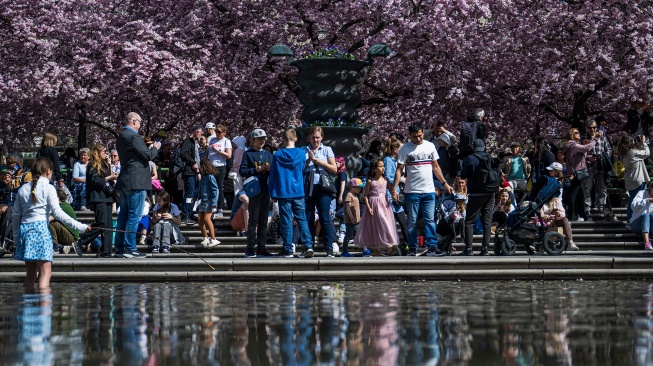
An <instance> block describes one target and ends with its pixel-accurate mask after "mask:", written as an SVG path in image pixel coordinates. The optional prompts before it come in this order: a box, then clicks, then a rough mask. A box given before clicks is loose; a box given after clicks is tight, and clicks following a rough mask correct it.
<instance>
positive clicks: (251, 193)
mask: <svg viewBox="0 0 653 366" xmlns="http://www.w3.org/2000/svg"><path fill="white" fill-rule="evenodd" d="M243 188H244V189H245V194H246V195H247V197H249V198H252V197H256V196H258V195H259V193H261V182H259V180H258V178H257V177H255V176H252V177H249V178H247V179H245V181H244V182H243Z"/></svg>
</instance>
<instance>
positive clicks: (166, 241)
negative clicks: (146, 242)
mask: <svg viewBox="0 0 653 366" xmlns="http://www.w3.org/2000/svg"><path fill="white" fill-rule="evenodd" d="M152 210H153V211H154V212H153V213H152V220H151V221H150V223H151V224H152V235H153V236H154V240H153V242H152V253H159V252H161V253H165V254H167V253H170V244H171V243H173V240H172V239H178V238H175V235H179V233H180V232H181V231H180V230H179V225H181V211H180V210H179V207H177V205H175V204H174V203H172V202H171V201H170V195H169V194H168V192H166V191H161V192H160V193H159V195H158V197H157V201H156V205H154V207H153V209H152ZM176 242H178V240H174V243H176Z"/></svg>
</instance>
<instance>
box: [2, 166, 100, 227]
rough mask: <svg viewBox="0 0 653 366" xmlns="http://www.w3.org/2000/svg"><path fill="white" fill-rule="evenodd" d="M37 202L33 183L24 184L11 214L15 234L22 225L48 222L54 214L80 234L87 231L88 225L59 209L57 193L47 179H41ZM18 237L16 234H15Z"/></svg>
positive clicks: (37, 190)
mask: <svg viewBox="0 0 653 366" xmlns="http://www.w3.org/2000/svg"><path fill="white" fill-rule="evenodd" d="M35 195H36V202H33V201H32V183H31V182H29V183H26V184H23V186H22V187H20V189H19V190H18V196H17V197H16V201H15V203H14V210H13V212H12V214H11V221H12V225H13V230H14V233H19V232H20V224H28V223H30V222H37V221H46V222H47V221H48V219H49V217H50V214H52V215H53V216H54V217H55V218H56V219H57V220H59V221H60V222H61V223H62V224H64V225H67V226H69V227H71V228H73V229H77V230H79V231H80V232H84V231H86V228H87V226H86V224H83V223H81V222H79V221H77V220H74V219H73V218H71V217H70V216H68V215H66V213H65V212H64V211H63V210H62V209H61V207H59V198H57V191H56V190H55V188H54V187H53V186H52V185H50V181H49V180H48V179H47V178H45V177H40V178H39V180H38V181H37V183H36V189H35ZM14 235H16V234H14Z"/></svg>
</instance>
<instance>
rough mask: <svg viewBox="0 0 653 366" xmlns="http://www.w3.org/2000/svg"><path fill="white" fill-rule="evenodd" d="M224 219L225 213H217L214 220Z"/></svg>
mask: <svg viewBox="0 0 653 366" xmlns="http://www.w3.org/2000/svg"><path fill="white" fill-rule="evenodd" d="M223 217H224V213H222V211H218V212H216V213H215V215H213V218H214V219H219V218H223Z"/></svg>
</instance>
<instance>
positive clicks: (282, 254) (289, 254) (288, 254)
mask: <svg viewBox="0 0 653 366" xmlns="http://www.w3.org/2000/svg"><path fill="white" fill-rule="evenodd" d="M276 257H279V258H292V257H293V253H292V252H289V251H286V250H282V251H280V252H279V253H277V255H276Z"/></svg>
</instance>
